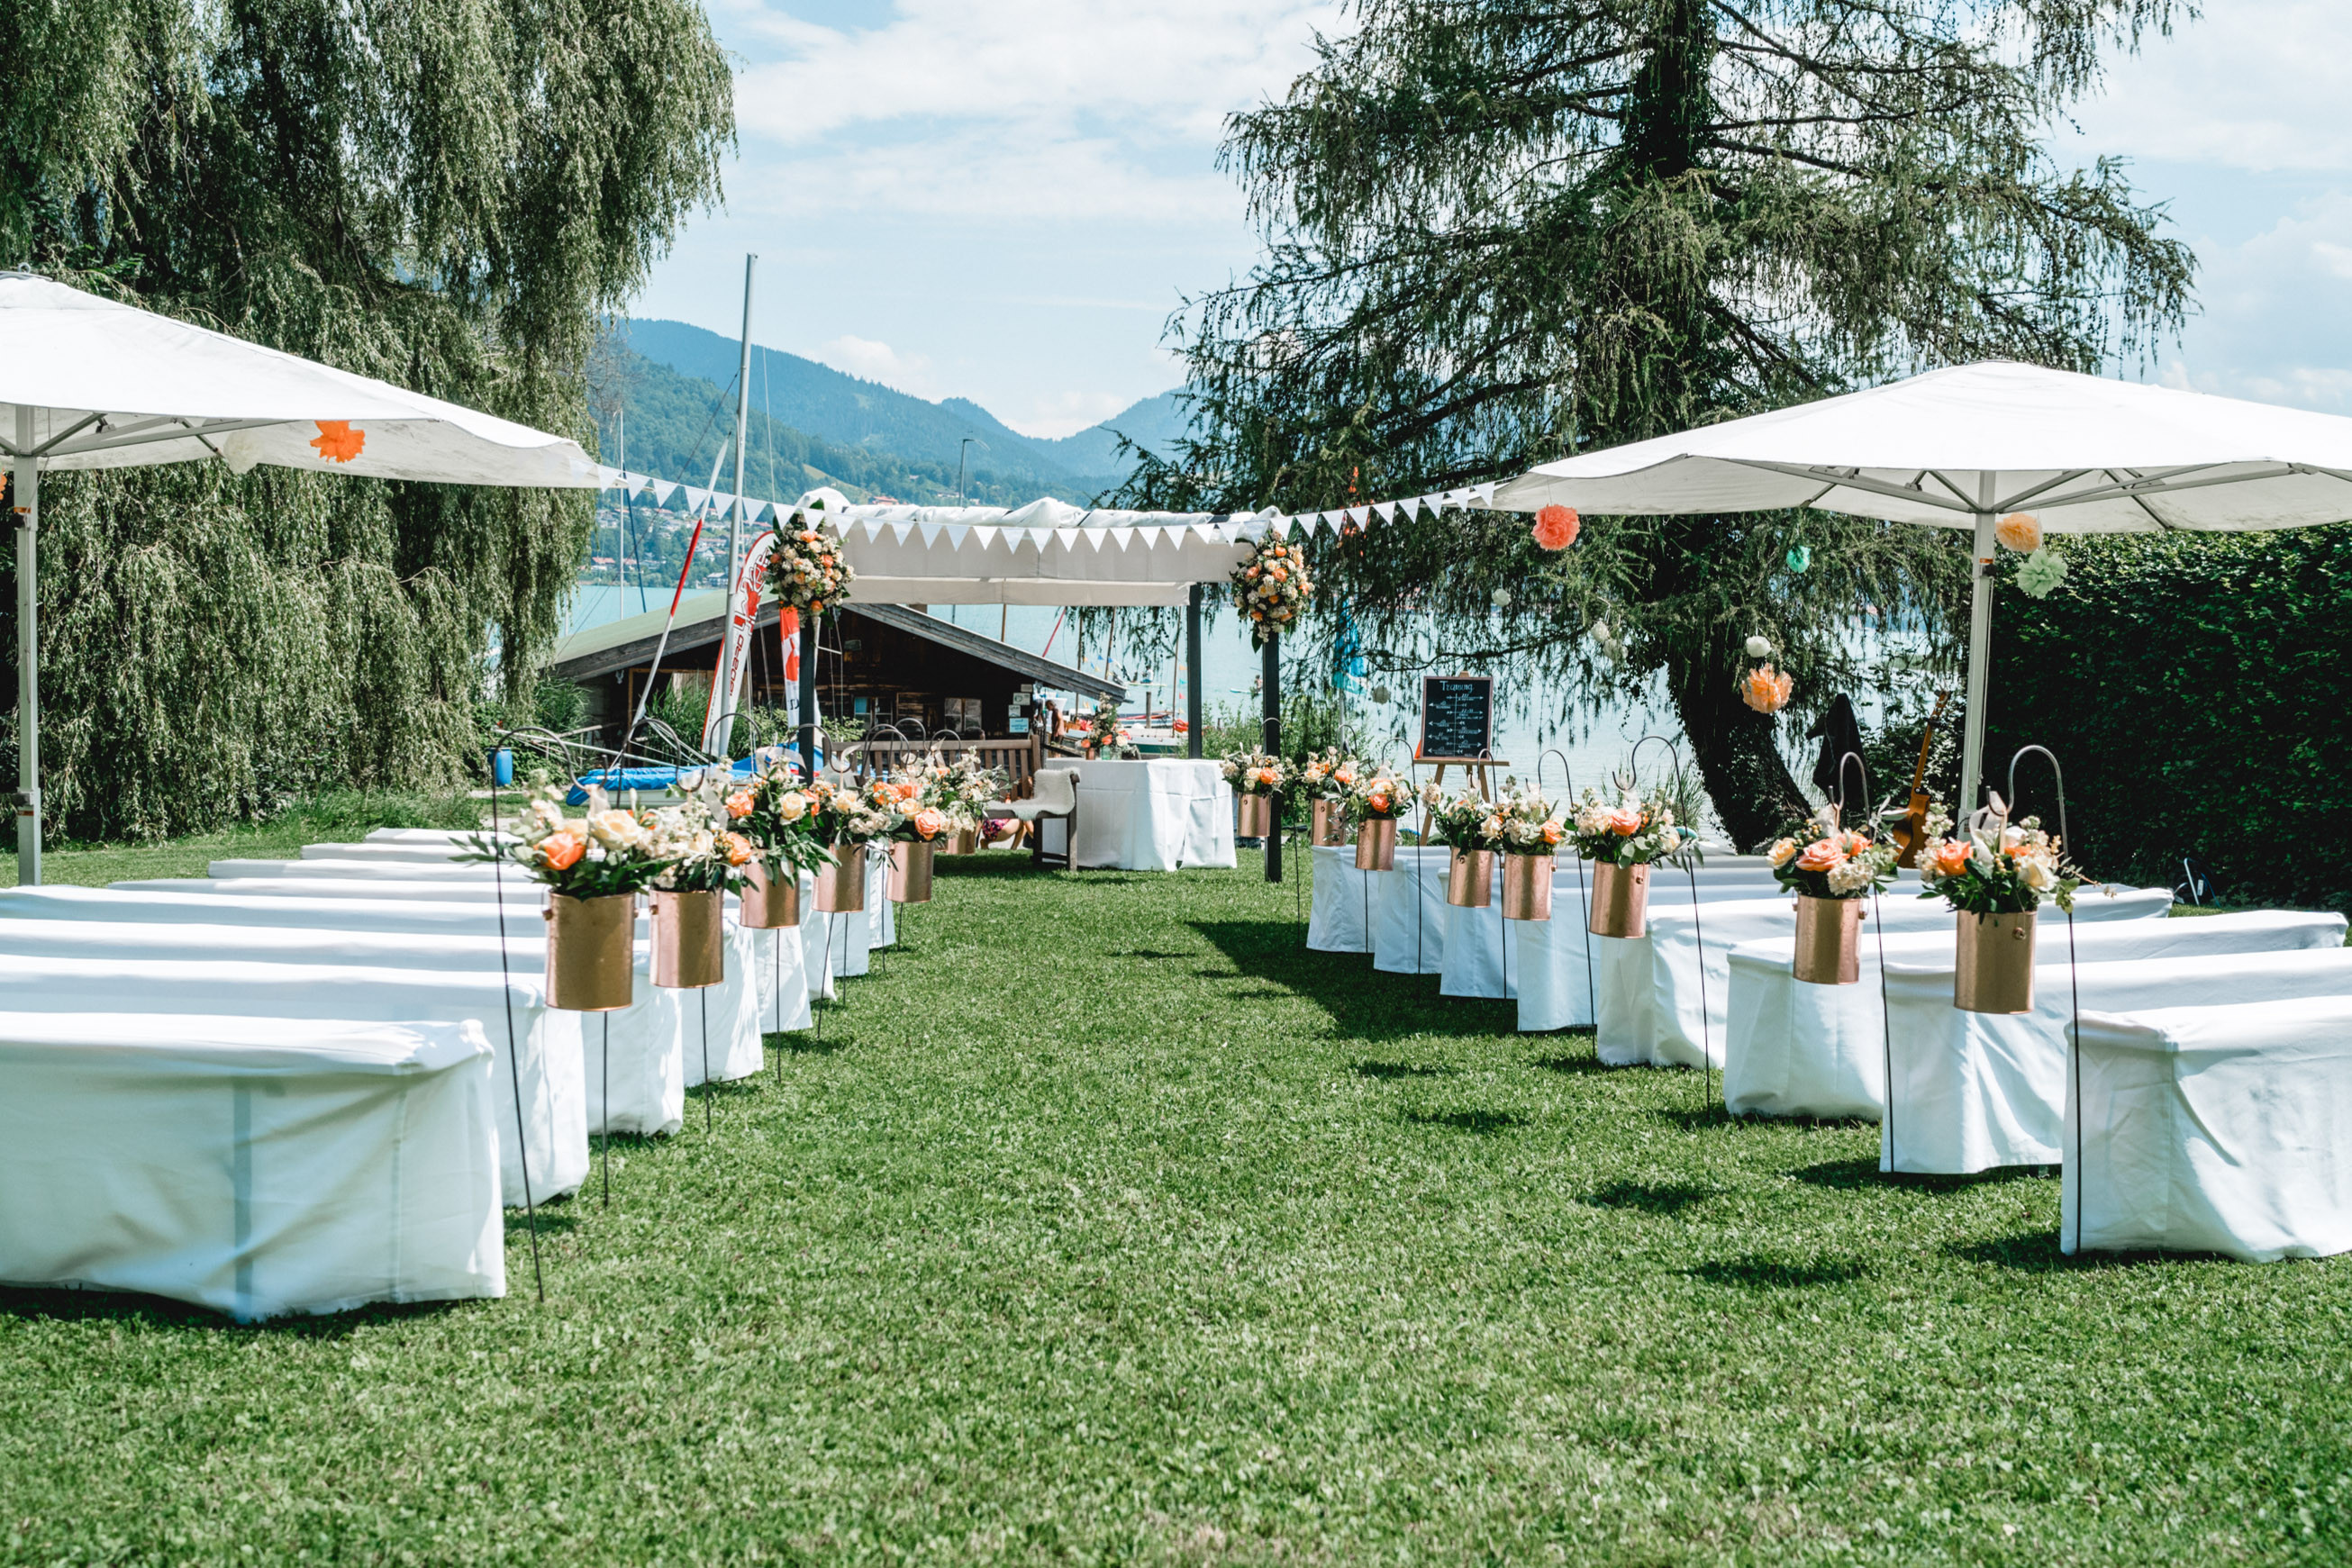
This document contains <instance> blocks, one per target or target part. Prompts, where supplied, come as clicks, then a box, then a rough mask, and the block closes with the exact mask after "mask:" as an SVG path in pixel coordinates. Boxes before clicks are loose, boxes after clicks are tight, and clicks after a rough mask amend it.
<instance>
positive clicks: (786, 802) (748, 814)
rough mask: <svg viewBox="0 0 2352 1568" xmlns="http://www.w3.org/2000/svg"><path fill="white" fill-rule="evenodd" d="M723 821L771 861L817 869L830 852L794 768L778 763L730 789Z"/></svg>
mask: <svg viewBox="0 0 2352 1568" xmlns="http://www.w3.org/2000/svg"><path fill="white" fill-rule="evenodd" d="M725 809H726V811H727V820H728V823H729V825H730V827H732V828H733V830H734V831H737V832H739V833H740V834H742V835H743V836H744V837H745V838H747V839H749V840H751V842H752V844H753V845H754V846H756V847H757V848H758V849H759V851H760V852H761V854H762V855H764V856H765V857H766V859H767V860H768V861H769V862H770V863H771V864H773V865H778V866H791V867H792V868H793V869H794V870H795V871H818V870H821V869H823V868H824V867H825V866H829V865H831V864H833V852H832V850H831V849H829V848H827V847H826V845H825V844H824V843H823V842H821V841H819V840H818V838H817V836H816V798H815V797H814V795H812V794H811V793H810V792H809V791H808V790H806V789H803V788H801V779H800V774H799V772H798V770H796V769H795V768H793V767H792V766H791V765H790V764H786V763H780V764H778V765H776V766H775V767H772V768H769V769H768V770H767V771H765V772H763V773H761V774H758V775H756V776H755V777H754V778H753V779H751V782H750V783H749V784H745V785H743V786H741V787H740V788H739V789H734V790H732V791H730V793H729V794H728V796H727V799H726V801H725Z"/></svg>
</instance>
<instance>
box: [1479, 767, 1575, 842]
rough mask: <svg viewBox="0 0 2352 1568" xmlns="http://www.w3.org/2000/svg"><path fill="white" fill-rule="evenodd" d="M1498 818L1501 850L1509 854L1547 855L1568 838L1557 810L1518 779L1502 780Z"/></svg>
mask: <svg viewBox="0 0 2352 1568" xmlns="http://www.w3.org/2000/svg"><path fill="white" fill-rule="evenodd" d="M1495 814H1496V817H1498V818H1500V819H1501V821H1502V827H1503V832H1502V839H1503V843H1502V848H1503V850H1504V851H1505V852H1507V853H1509V854H1515V855H1548V854H1550V853H1551V852H1553V851H1555V850H1557V849H1559V846H1560V843H1561V842H1562V841H1564V840H1565V839H1566V838H1567V837H1568V824H1567V823H1565V822H1563V821H1560V820H1559V810H1558V809H1557V808H1555V807H1554V806H1553V805H1552V803H1551V802H1550V801H1549V800H1546V799H1544V797H1543V796H1542V795H1540V794H1538V792H1537V791H1535V790H1534V789H1528V788H1527V787H1526V786H1524V785H1522V784H1520V783H1519V781H1518V780H1517V779H1504V780H1503V788H1502V792H1501V793H1500V794H1499V795H1498V796H1497V797H1496V801H1495Z"/></svg>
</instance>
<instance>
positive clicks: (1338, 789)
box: [1228, 746, 1364, 800]
mask: <svg viewBox="0 0 2352 1568" xmlns="http://www.w3.org/2000/svg"><path fill="white" fill-rule="evenodd" d="M1363 771H1364V765H1363V763H1362V761H1361V760H1360V759H1359V758H1353V757H1343V756H1341V755H1340V754H1339V747H1336V746H1334V747H1329V748H1328V749H1327V750H1323V751H1315V752H1309V753H1308V754H1307V760H1306V761H1304V762H1302V763H1300V764H1299V765H1298V767H1297V768H1296V769H1295V770H1294V771H1293V773H1292V775H1291V779H1290V788H1291V790H1292V792H1293V793H1295V794H1296V795H1297V797H1298V798H1299V799H1300V800H1346V799H1347V797H1348V791H1349V790H1350V789H1354V788H1355V787H1356V780H1357V779H1359V778H1360V777H1362V775H1363ZM1228 777H1231V776H1230V775H1228Z"/></svg>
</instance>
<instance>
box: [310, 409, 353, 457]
mask: <svg viewBox="0 0 2352 1568" xmlns="http://www.w3.org/2000/svg"><path fill="white" fill-rule="evenodd" d="M318 424H319V434H317V435H316V436H314V437H312V438H311V441H310V444H311V445H313V446H315V447H317V448H318V449H319V455H320V456H321V457H323V458H325V459H326V460H327V461H328V462H330V463H349V462H350V461H351V460H352V458H354V457H357V456H358V455H360V449H361V448H362V447H363V446H365V445H366V444H367V432H366V431H364V430H353V429H352V422H351V421H350V420H348V419H322V420H320V421H319V422H318Z"/></svg>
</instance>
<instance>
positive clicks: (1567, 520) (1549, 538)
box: [1535, 505, 1584, 550]
mask: <svg viewBox="0 0 2352 1568" xmlns="http://www.w3.org/2000/svg"><path fill="white" fill-rule="evenodd" d="M1583 527H1584V525H1583V523H1582V522H1581V521H1580V519H1579V518H1578V517H1577V515H1576V509H1575V508H1574V507H1562V506H1558V505H1554V506H1549V507H1545V508H1544V509H1543V510H1542V511H1540V512H1538V513H1537V514H1536V528H1535V534H1536V543H1537V544H1538V545H1541V546H1542V547H1543V548H1544V549H1549V550H1562V549H1567V548H1568V547H1569V546H1570V545H1572V544H1574V543H1575V542H1576V536H1577V534H1578V533H1579V532H1580V531H1581V529H1582V528H1583Z"/></svg>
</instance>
